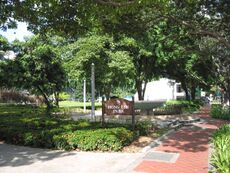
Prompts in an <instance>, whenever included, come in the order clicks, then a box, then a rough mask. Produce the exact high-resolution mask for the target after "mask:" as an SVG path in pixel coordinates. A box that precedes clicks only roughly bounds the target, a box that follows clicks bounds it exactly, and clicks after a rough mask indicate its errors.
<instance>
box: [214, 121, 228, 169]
mask: <svg viewBox="0 0 230 173" xmlns="http://www.w3.org/2000/svg"><path fill="white" fill-rule="evenodd" d="M212 143H213V145H214V151H213V153H212V156H211V164H212V165H213V169H212V170H211V171H212V172H221V173H230V151H229V148H230V124H225V125H223V126H222V127H221V128H220V129H218V130H217V131H216V132H215V133H214V134H213V137H212Z"/></svg>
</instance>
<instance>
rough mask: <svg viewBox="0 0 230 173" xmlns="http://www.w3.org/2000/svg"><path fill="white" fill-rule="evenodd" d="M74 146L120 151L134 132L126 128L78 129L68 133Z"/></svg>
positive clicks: (69, 139) (85, 148) (129, 140)
mask: <svg viewBox="0 0 230 173" xmlns="http://www.w3.org/2000/svg"><path fill="white" fill-rule="evenodd" d="M66 138H67V139H68V143H69V145H70V146H71V147H72V148H78V149H80V150H83V151H93V150H99V151H119V150H121V149H122V148H123V146H125V145H127V144H129V143H130V142H131V141H132V140H133V138H134V135H133V132H132V131H130V130H127V129H125V128H122V127H119V128H111V129H96V130H78V131H76V132H73V133H70V134H68V135H66Z"/></svg>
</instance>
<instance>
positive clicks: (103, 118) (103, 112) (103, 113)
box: [101, 96, 105, 126]
mask: <svg viewBox="0 0 230 173" xmlns="http://www.w3.org/2000/svg"><path fill="white" fill-rule="evenodd" d="M104 124H105V98H104V96H103V97H102V117H101V125H102V126H104Z"/></svg>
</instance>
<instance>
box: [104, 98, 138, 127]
mask: <svg viewBox="0 0 230 173" xmlns="http://www.w3.org/2000/svg"><path fill="white" fill-rule="evenodd" d="M105 114H106V115H131V116H132V128H133V130H134V129H135V111H134V98H132V101H128V100H125V99H121V98H115V99H110V100H107V101H104V98H102V124H104V121H105V120H104V118H105Z"/></svg>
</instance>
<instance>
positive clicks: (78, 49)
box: [62, 35, 134, 97]
mask: <svg viewBox="0 0 230 173" xmlns="http://www.w3.org/2000/svg"><path fill="white" fill-rule="evenodd" d="M62 56H63V59H64V60H65V69H66V71H67V73H68V76H69V79H70V80H71V81H75V83H77V82H78V81H83V80H84V79H86V82H87V89H89V88H90V77H91V64H92V63H94V64H95V83H96V84H95V85H96V91H97V93H100V94H101V95H106V96H107V97H109V96H110V93H111V92H112V89H113V88H116V87H120V86H126V85H128V84H129V78H130V77H131V76H133V69H134V65H133V63H132V57H131V56H129V54H128V52H127V51H120V50H117V49H116V45H115V41H114V40H113V38H112V37H110V36H107V35H104V36H101V35H92V36H88V37H84V38H81V39H78V40H77V41H76V42H74V43H72V44H69V45H68V46H67V47H66V48H65V49H64V50H63V54H62Z"/></svg>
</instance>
